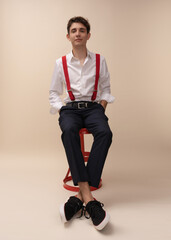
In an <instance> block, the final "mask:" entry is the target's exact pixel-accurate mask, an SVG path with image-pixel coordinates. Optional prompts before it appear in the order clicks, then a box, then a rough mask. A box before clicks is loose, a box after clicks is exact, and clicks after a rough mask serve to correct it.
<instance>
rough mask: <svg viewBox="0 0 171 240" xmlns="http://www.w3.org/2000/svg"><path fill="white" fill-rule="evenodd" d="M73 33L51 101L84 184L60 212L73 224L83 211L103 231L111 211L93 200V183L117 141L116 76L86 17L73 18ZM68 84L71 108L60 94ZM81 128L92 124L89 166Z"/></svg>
mask: <svg viewBox="0 0 171 240" xmlns="http://www.w3.org/2000/svg"><path fill="white" fill-rule="evenodd" d="M67 31H68V33H67V39H68V40H69V41H70V42H71V45H72V52H71V53H69V54H68V55H67V56H66V58H65V57H62V58H59V59H57V60H56V65H55V69H54V73H53V77H52V83H51V87H50V95H49V100H50V105H51V110H50V111H51V113H52V114H55V113H57V112H59V115H60V116H59V125H60V128H61V130H62V142H63V145H64V148H65V151H66V156H67V159H68V164H69V167H70V170H71V175H72V179H73V183H74V185H78V186H79V189H80V191H79V193H78V195H77V196H72V197H70V198H69V200H68V201H67V202H66V203H64V204H63V205H62V206H61V207H60V215H61V219H62V221H63V222H67V221H69V220H70V219H71V218H72V217H73V216H74V215H75V214H76V213H77V212H78V211H80V210H81V209H83V210H84V211H87V212H88V214H89V215H90V217H91V219H92V222H93V224H94V226H95V228H96V229H98V230H101V229H103V228H104V227H105V226H106V224H107V223H108V221H109V214H108V213H107V212H106V211H105V210H104V209H103V204H102V203H100V202H99V201H97V200H95V199H94V198H93V196H92V193H91V191H90V186H93V187H96V188H98V185H99V182H100V179H101V174H102V170H103V166H104V163H105V159H106V156H107V152H108V149H109V147H110V145H111V142H112V132H111V130H110V128H109V125H108V118H107V116H106V115H105V109H106V106H107V103H111V102H113V101H114V97H113V96H111V94H110V77H109V73H108V70H107V65H106V61H105V59H104V57H102V56H99V55H96V54H94V53H92V52H89V51H88V50H87V47H86V44H87V41H88V40H89V38H90V24H89V22H88V21H87V20H86V19H84V18H82V17H74V18H71V19H70V20H69V22H68V25H67ZM98 75H99V76H98ZM95 82H96V83H95ZM63 84H64V85H65V88H66V93H67V97H66V98H65V99H64V102H65V106H64V105H63V103H62V99H61V98H60V96H61V95H62V94H63ZM81 128H87V129H88V131H90V132H91V133H92V134H93V137H94V142H93V145H92V149H91V153H90V156H89V160H88V163H87V166H85V164H84V159H83V156H82V153H81V147H80V138H79V130H80V129H81ZM83 204H85V207H84V206H83Z"/></svg>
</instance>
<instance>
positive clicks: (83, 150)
mask: <svg viewBox="0 0 171 240" xmlns="http://www.w3.org/2000/svg"><path fill="white" fill-rule="evenodd" d="M79 134H80V143H81V151H82V154H83V157H84V162H85V163H86V162H87V161H88V158H89V155H90V152H86V151H85V145H84V134H91V133H90V132H89V131H88V130H87V129H86V128H82V129H81V130H80V132H79ZM69 174H70V169H68V172H67V174H66V176H65V178H64V179H63V183H64V184H63V186H64V188H65V189H67V190H69V191H72V192H79V187H78V186H70V185H69V184H67V182H69V181H71V180H72V176H69ZM101 186H102V179H100V183H99V186H98V188H95V187H90V190H91V191H95V190H97V189H99V188H101Z"/></svg>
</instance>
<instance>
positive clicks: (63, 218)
mask: <svg viewBox="0 0 171 240" xmlns="http://www.w3.org/2000/svg"><path fill="white" fill-rule="evenodd" d="M64 209H65V203H63V204H61V206H60V208H59V213H60V216H61V221H62V222H63V223H66V222H68V221H67V220H66V217H65V210H64Z"/></svg>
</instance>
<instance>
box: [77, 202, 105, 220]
mask: <svg viewBox="0 0 171 240" xmlns="http://www.w3.org/2000/svg"><path fill="white" fill-rule="evenodd" d="M102 207H104V204H103V203H101V202H98V201H96V202H94V203H93V204H92V206H91V207H90V211H89V213H88V214H89V216H87V215H86V213H87V209H86V207H85V206H82V209H81V213H80V216H79V217H78V218H81V217H82V216H83V215H84V217H85V218H87V219H89V218H91V217H94V214H93V213H94V211H93V210H94V209H96V213H97V212H99V211H101V208H102Z"/></svg>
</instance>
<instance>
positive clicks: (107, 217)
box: [95, 212, 110, 231]
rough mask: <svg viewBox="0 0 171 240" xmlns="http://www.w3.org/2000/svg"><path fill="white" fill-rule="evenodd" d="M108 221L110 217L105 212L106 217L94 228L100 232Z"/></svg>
mask: <svg viewBox="0 0 171 240" xmlns="http://www.w3.org/2000/svg"><path fill="white" fill-rule="evenodd" d="M109 220H110V215H109V214H108V213H107V212H106V216H105V218H104V219H103V221H102V222H101V223H100V224H99V225H97V226H95V228H96V229H97V230H99V231H100V230H102V229H103V228H104V227H105V226H106V225H107V223H108V222H109Z"/></svg>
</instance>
